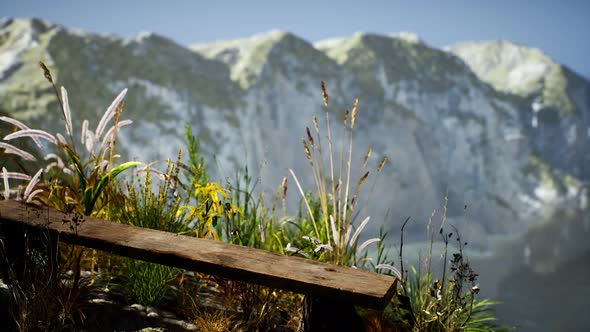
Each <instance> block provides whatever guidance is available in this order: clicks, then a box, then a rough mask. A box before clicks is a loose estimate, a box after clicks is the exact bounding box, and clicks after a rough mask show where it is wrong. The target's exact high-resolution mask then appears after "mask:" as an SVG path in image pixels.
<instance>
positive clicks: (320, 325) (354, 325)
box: [298, 295, 364, 332]
mask: <svg viewBox="0 0 590 332" xmlns="http://www.w3.org/2000/svg"><path fill="white" fill-rule="evenodd" d="M319 331H322V332H323V331H326V332H329V331H355V332H356V331H364V326H363V321H362V319H361V318H360V316H359V315H358V314H357V312H356V309H355V308H354V305H353V304H351V303H347V302H346V301H342V300H338V299H331V298H321V297H312V296H309V295H308V296H305V298H304V300H303V319H302V321H301V324H300V326H299V331H298V332H319Z"/></svg>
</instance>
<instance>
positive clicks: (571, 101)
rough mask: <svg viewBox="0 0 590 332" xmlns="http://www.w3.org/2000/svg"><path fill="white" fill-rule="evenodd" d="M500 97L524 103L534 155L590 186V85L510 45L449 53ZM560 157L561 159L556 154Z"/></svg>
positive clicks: (472, 46) (468, 46) (465, 46)
mask: <svg viewBox="0 0 590 332" xmlns="http://www.w3.org/2000/svg"><path fill="white" fill-rule="evenodd" d="M448 50H449V51H450V52H452V53H453V54H456V55H457V56H459V57H460V58H462V59H463V60H464V61H465V63H467V65H469V67H470V68H471V69H472V70H473V71H474V72H475V73H476V74H477V75H478V76H479V77H480V78H481V79H482V80H483V81H485V82H487V83H489V84H491V85H492V86H493V87H494V88H495V89H497V90H498V91H502V92H505V93H510V94H515V95H518V96H521V97H523V98H524V100H525V103H526V104H528V105H522V106H521V109H522V110H523V112H522V113H521V114H522V122H523V124H524V125H525V128H526V131H527V133H528V135H530V136H531V137H532V144H533V150H534V151H535V153H536V154H539V155H541V156H542V157H543V159H544V160H546V161H547V162H549V163H550V164H551V165H552V166H554V167H557V168H559V169H561V170H565V171H569V172H573V174H574V175H576V176H577V177H581V178H583V179H585V180H590V167H589V166H588V165H590V154H588V153H587V150H588V145H589V144H590V83H589V82H588V81H587V80H585V79H584V78H582V77H581V76H579V75H577V74H576V73H574V72H573V71H571V70H570V69H568V68H567V67H564V66H562V65H560V64H558V63H555V62H554V61H553V60H551V59H550V58H549V57H548V56H546V55H545V54H543V53H542V51H541V50H539V49H535V48H529V47H526V46H522V45H517V44H514V43H511V42H509V41H487V42H471V43H459V44H456V45H453V46H451V47H449V48H448ZM555 151H559V153H555Z"/></svg>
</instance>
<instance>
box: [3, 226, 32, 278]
mask: <svg viewBox="0 0 590 332" xmlns="http://www.w3.org/2000/svg"><path fill="white" fill-rule="evenodd" d="M25 243H26V235H25V227H24V225H19V224H15V223H7V222H2V223H0V257H1V258H0V266H1V270H0V272H2V279H3V281H4V283H5V284H10V283H11V278H12V277H15V278H16V279H20V278H22V277H23V276H24V271H25V266H24V264H22V263H23V260H24V259H25V254H26V253H25V249H26V248H25Z"/></svg>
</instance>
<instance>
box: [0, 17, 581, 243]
mask: <svg viewBox="0 0 590 332" xmlns="http://www.w3.org/2000/svg"><path fill="white" fill-rule="evenodd" d="M39 60H42V61H44V62H45V63H46V64H47V65H48V66H50V68H51V69H52V72H53V73H54V76H55V77H56V80H57V82H58V84H59V85H63V86H65V87H66V88H67V89H68V92H69V95H70V103H71V106H72V111H73V114H74V115H73V117H74V126H75V127H77V128H80V124H81V122H82V120H83V119H85V118H87V119H89V120H90V122H91V125H92V124H93V123H94V124H95V123H96V122H97V121H98V119H99V118H100V114H102V112H104V110H105V109H106V107H107V106H108V104H109V103H110V101H111V100H112V99H113V98H114V97H115V96H116V94H117V93H118V92H119V91H120V90H122V89H123V88H125V87H127V88H129V93H128V95H127V103H126V109H125V110H124V112H123V115H122V116H123V118H129V119H132V120H133V121H134V124H133V125H132V126H129V127H126V128H125V129H123V130H122V132H121V135H122V136H121V139H120V141H119V143H120V144H121V145H122V147H123V148H124V151H125V152H126V155H127V157H128V158H134V157H138V158H139V159H142V160H150V159H155V158H167V157H174V156H175V155H176V152H177V150H178V149H179V148H182V147H183V139H182V137H183V129H184V123H185V122H187V121H188V122H190V123H191V124H192V126H193V128H194V129H195V131H196V132H197V133H198V135H199V136H200V137H201V140H202V146H203V148H204V149H205V151H206V153H207V154H208V155H209V156H215V157H216V158H217V161H218V162H219V165H221V170H222V171H221V176H232V175H233V170H234V169H235V167H239V166H244V165H248V167H249V169H250V170H251V171H254V172H255V173H257V174H259V175H260V177H261V183H262V186H261V188H262V189H263V190H267V191H271V192H272V191H273V190H274V188H276V186H277V185H278V184H280V181H281V179H282V177H283V176H286V175H287V174H288V172H287V170H288V168H292V169H294V170H295V172H296V174H298V177H299V178H300V179H302V180H303V182H304V186H305V187H306V189H309V190H312V189H313V187H312V183H313V182H312V178H311V175H310V172H309V168H308V165H307V160H306V158H305V154H304V152H303V150H302V147H301V141H300V140H301V137H302V136H304V135H305V127H306V126H310V127H312V122H311V118H312V115H313V114H316V115H317V116H318V118H319V119H324V115H323V114H324V113H323V112H324V111H323V105H322V97H321V91H320V89H319V86H320V81H321V80H324V81H326V83H327V86H328V92H329V94H330V108H329V111H330V112H331V118H332V119H333V120H334V121H333V123H332V124H331V126H332V130H333V134H334V133H337V134H334V136H336V137H335V138H334V142H333V143H334V145H335V146H339V144H340V132H341V127H340V123H341V121H342V117H343V113H344V110H345V109H346V108H350V107H351V105H352V102H353V100H354V98H355V97H357V96H358V97H359V99H360V101H359V112H358V119H357V123H358V124H357V125H356V128H355V130H356V131H355V133H354V141H355V143H354V157H353V159H354V160H357V161H360V160H361V159H362V156H363V155H364V153H365V151H366V150H367V148H368V147H369V146H370V147H372V148H373V157H372V161H371V163H372V164H371V165H373V166H375V165H376V163H377V162H378V161H379V159H380V157H381V156H383V155H387V156H389V159H390V160H391V165H390V166H389V167H387V168H385V170H384V171H383V172H382V173H381V174H379V175H378V176H377V177H374V179H373V180H369V184H370V186H367V188H372V189H371V190H369V191H370V192H366V193H365V194H366V195H365V197H366V198H368V201H369V205H368V209H367V210H366V214H368V215H371V216H372V217H373V220H377V221H376V222H375V223H374V226H375V228H377V227H376V226H378V225H379V224H380V222H381V220H383V217H384V215H385V212H386V210H389V211H390V214H389V218H388V219H387V223H388V227H389V228H390V229H391V230H392V231H394V232H395V233H397V231H398V229H399V225H400V223H401V221H403V219H405V217H406V216H412V217H413V218H414V219H416V220H419V221H425V220H427V218H428V216H430V214H431V212H432V211H433V210H434V209H436V210H437V211H441V210H442V206H443V204H444V196H445V193H448V198H449V206H448V211H447V217H448V218H449V221H450V222H452V223H454V224H455V225H456V226H458V227H459V228H460V229H461V230H462V231H463V232H464V233H465V237H467V238H470V242H471V243H474V244H475V243H477V244H478V245H480V246H481V248H482V249H485V248H488V244H489V243H490V242H489V241H490V239H493V237H494V235H497V236H504V235H506V234H518V233H521V232H524V231H525V230H526V229H527V228H528V227H529V226H530V225H532V224H535V223H536V221H537V220H538V219H539V218H538V217H539V215H541V214H546V213H547V209H552V208H553V207H556V206H560V207H563V206H567V205H568V204H569V205H575V206H579V204H580V202H581V200H582V196H584V195H586V193H585V191H584V190H583V189H582V188H583V186H582V184H581V182H580V180H578V179H581V180H588V174H589V173H588V172H587V171H586V170H587V167H588V166H587V165H588V161H589V160H588V158H590V156H589V155H588V154H587V153H585V152H584V149H585V148H586V147H587V146H588V139H589V134H590V132H589V130H590V129H589V128H590V119H589V116H590V109H589V105H590V102H589V98H590V97H589V95H590V93H589V88H588V87H589V86H590V85H589V83H588V82H587V81H585V80H584V79H582V78H581V77H579V76H577V75H576V74H575V73H573V72H571V71H569V70H568V69H567V68H565V67H563V66H560V65H558V64H555V63H554V62H553V61H551V60H550V59H548V58H547V57H545V56H544V55H542V53H541V52H540V51H538V50H534V49H529V48H526V47H521V46H515V45H512V44H509V43H503V42H501V43H490V44H488V43H483V44H478V43H475V44H462V45H456V46H454V47H452V48H450V50H449V51H444V50H438V49H434V48H431V47H429V46H428V45H426V44H424V43H422V42H421V41H420V40H419V39H418V38H408V36H407V35H400V36H381V35H372V34H358V35H354V36H352V37H349V38H344V39H335V40H326V41H322V42H318V43H316V44H315V45H312V44H310V43H309V42H307V41H305V40H302V39H300V38H298V37H297V36H295V35H292V34H290V33H285V32H279V31H273V32H270V33H266V34H261V35H256V36H253V37H250V38H247V39H241V40H234V41H227V42H219V43H213V44H207V45H195V46H192V47H191V48H187V47H184V46H181V45H178V44H176V43H175V42H173V41H171V40H169V39H166V38H164V37H161V36H158V35H155V34H142V35H139V36H137V37H136V38H133V39H128V40H126V39H121V38H119V37H116V36H104V35H96V34H90V33H85V32H81V31H73V30H68V29H66V28H63V27H60V26H57V25H53V24H51V23H48V22H44V21H41V20H36V19H8V20H4V21H3V22H2V23H1V25H0V111H2V112H4V113H8V114H10V115H11V116H13V117H15V118H17V119H19V120H22V121H25V122H27V123H29V124H30V125H31V127H39V128H43V129H46V130H48V131H50V132H63V131H64V128H62V126H63V125H62V123H61V121H60V113H59V112H58V111H57V104H56V99H55V96H54V95H53V92H52V90H51V87H50V86H49V85H48V83H47V82H46V81H45V80H44V78H43V76H42V73H41V71H40V70H39V69H38V65H37V62H38V61H39ZM325 134H326V133H325V132H324V133H323V135H324V136H323V137H325ZM211 162H212V165H213V164H214V163H213V160H212V159H211ZM359 167H360V163H355V164H353V173H354V170H357V169H359ZM357 175H358V177H360V175H361V172H360V171H358V172H357ZM372 176H374V175H373V174H372ZM358 177H357V178H358ZM375 178H376V179H375ZM373 181H374V184H373ZM290 195H291V196H292V197H295V198H297V196H298V194H297V192H296V191H291V192H290ZM465 206H467V209H466V208H465ZM414 231H415V232H423V226H422V224H421V223H420V224H418V223H416V226H415V230H414Z"/></svg>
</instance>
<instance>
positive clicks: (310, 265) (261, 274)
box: [0, 201, 395, 309]
mask: <svg viewBox="0 0 590 332" xmlns="http://www.w3.org/2000/svg"><path fill="white" fill-rule="evenodd" d="M72 217H73V216H72V215H66V214H64V213H63V212H59V211H57V210H54V209H50V208H46V207H36V206H33V205H27V204H23V203H21V202H16V201H0V222H12V223H22V224H25V225H27V226H28V227H34V228H37V229H47V230H49V231H51V232H57V233H58V234H59V240H60V241H64V242H68V243H74V244H79V245H83V246H86V247H90V248H95V249H99V250H103V251H106V252H110V253H113V254H117V255H121V256H127V257H131V258H137V259H141V260H145V261H150V262H154V263H159V264H163V265H168V266H174V267H179V268H183V269H186V270H191V271H198V272H203V273H208V274H213V275H218V276H222V277H227V278H229V279H234V280H242V281H247V282H251V283H256V284H260V285H264V286H269V287H273V288H278V289H284V290H289V291H293V292H296V293H301V294H306V295H310V296H314V297H321V298H332V299H338V300H341V301H343V302H349V303H353V304H357V305H360V306H364V307H371V308H376V309H382V308H384V307H385V306H386V305H387V303H389V301H390V299H391V297H392V296H393V294H394V291H395V278H394V277H391V276H386V275H383V274H377V273H373V272H369V271H364V270H358V269H353V268H348V267H342V266H336V265H332V264H326V263H320V262H316V261H312V260H308V259H303V258H299V257H291V256H283V255H278V254H274V253H271V252H268V251H264V250H260V249H253V248H248V247H242V246H237V245H231V244H227V243H223V242H217V241H213V240H206V239H198V238H194V237H190V236H182V235H177V234H173V233H168V232H162V231H156V230H151V229H144V228H139V227H134V226H129V225H123V224H119V223H115V222H109V221H105V220H101V219H97V218H93V217H85V219H84V221H83V222H82V223H81V224H80V226H79V227H78V228H77V230H75V231H73V230H72V229H70V225H71V222H69V221H71V220H72Z"/></svg>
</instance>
